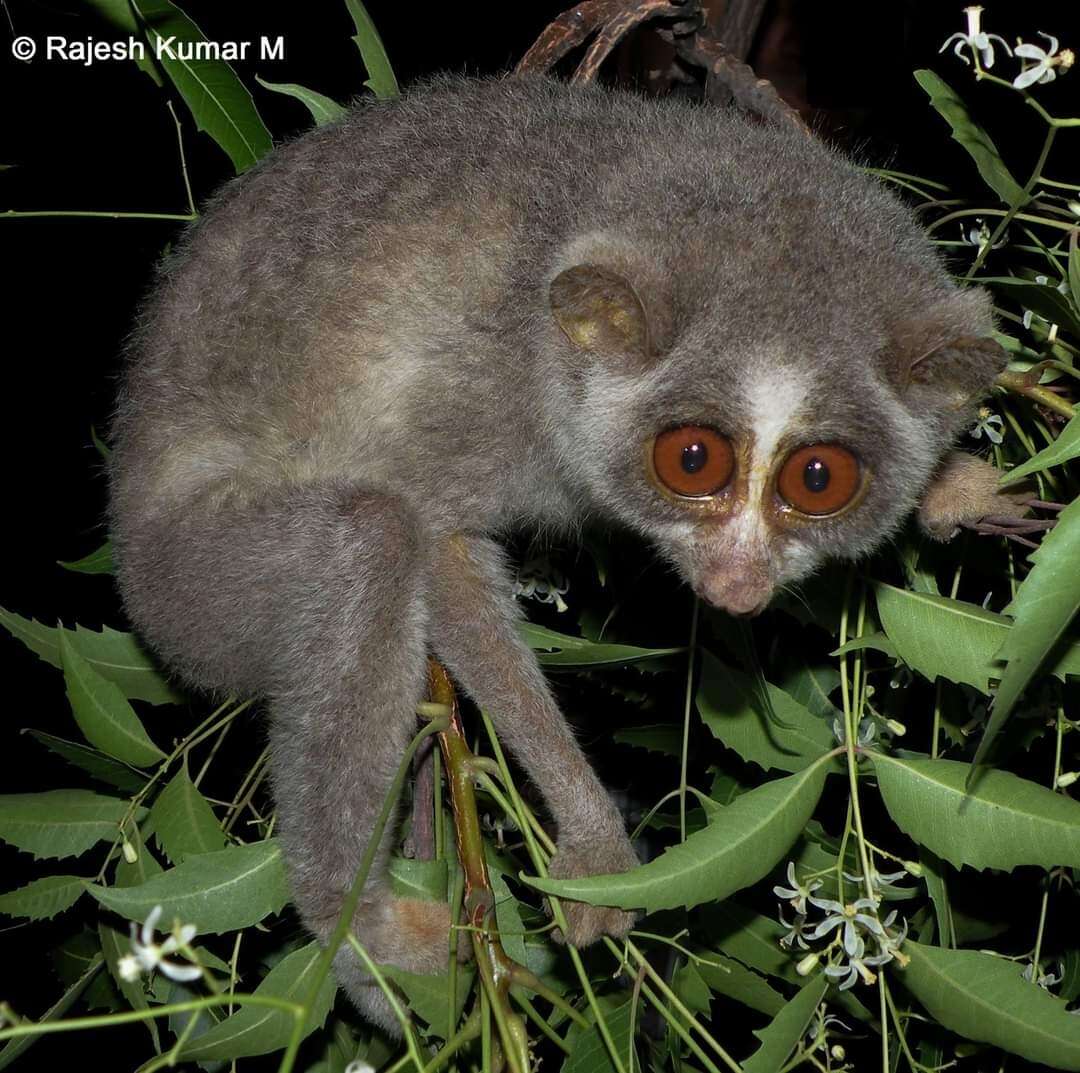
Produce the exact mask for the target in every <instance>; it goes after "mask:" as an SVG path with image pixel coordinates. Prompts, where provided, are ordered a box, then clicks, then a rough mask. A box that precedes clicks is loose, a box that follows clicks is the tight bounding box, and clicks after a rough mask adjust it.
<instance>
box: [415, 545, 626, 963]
mask: <svg viewBox="0 0 1080 1073" xmlns="http://www.w3.org/2000/svg"><path fill="white" fill-rule="evenodd" d="M432 592H433V595H434V599H433V601H432V604H431V608H432V611H431V623H430V631H431V637H432V641H433V644H434V647H435V651H436V655H437V656H438V658H439V659H440V660H442V661H443V663H444V664H445V665H446V667H447V668H448V669H449V670H450V672H451V673H452V674H453V675H454V677H455V678H456V679H457V680H458V682H460V683H461V685H462V686H464V688H465V690H466V691H467V692H468V693H469V695H470V696H471V697H472V699H473V700H474V701H475V702H476V703H477V704H478V705H479V706H480V707H481V708H483V709H484V710H485V711H486V712H487V713H488V714H489V715H490V716H491V718H492V719H493V720H494V721H495V725H496V728H497V729H498V732H499V737H500V739H501V740H502V741H504V742H505V744H506V745H508V746H509V747H510V749H511V751H512V752H513V753H514V755H515V756H516V757H517V759H518V760H519V761H520V762H521V763H522V764H523V765H524V767H525V770H526V771H527V772H528V774H529V776H530V778H531V779H532V780H533V782H534V783H535V784H536V785H537V787H538V788H539V789H540V792H541V793H542V794H543V796H544V800H545V802H546V803H547V806H548V808H549V810H550V811H551V814H552V816H553V818H554V819H555V822H556V823H557V824H558V828H559V833H558V850H557V853H556V855H555V858H554V860H553V861H552V864H551V874H552V875H554V876H556V877H568V876H582V875H597V874H603V873H609V872H625V871H627V870H629V869H630V868H633V867H634V866H635V865H636V864H637V863H638V860H637V856H636V854H635V853H634V849H633V847H632V846H631V845H630V840H629V839H628V838H627V836H626V830H625V827H624V825H623V821H622V817H621V816H620V815H619V813H618V811H617V809H616V808H615V805H614V803H613V802H612V800H611V798H610V797H609V796H608V794H607V792H606V791H605V790H604V788H603V786H602V785H601V784H600V780H599V779H598V778H597V777H596V774H595V773H594V772H593V769H592V767H591V766H590V765H589V762H588V760H586V758H585V756H584V754H583V753H582V751H581V749H580V747H579V746H578V743H577V742H576V741H575V740H574V736H573V734H572V733H571V731H570V728H569V727H568V726H567V724H566V720H565V719H564V718H563V716H562V713H561V712H560V711H559V709H558V706H557V705H556V703H555V701H554V699H553V698H552V696H551V692H550V690H549V689H548V686H547V683H546V681H545V680H544V675H543V672H542V671H541V669H540V667H539V665H538V664H537V662H536V657H535V656H534V655H533V654H532V652H531V651H530V650H529V648H528V646H527V645H526V644H525V643H524V641H522V640H521V638H520V636H519V635H518V630H517V624H518V613H517V606H516V604H515V601H514V597H513V591H512V587H511V583H510V578H509V576H508V574H507V571H506V568H505V566H504V564H503V557H502V553H501V551H500V549H499V548H498V546H497V545H496V544H494V543H493V542H492V541H489V540H486V539H484V538H481V537H475V536H466V535H464V534H456V535H454V536H453V537H451V538H450V539H449V541H448V542H447V543H446V544H445V545H444V546H443V547H441V548H440V553H439V555H438V557H437V558H436V559H435V561H434V562H433V564H432ZM563 908H564V911H565V912H566V917H567V925H568V931H569V934H568V935H567V938H568V939H569V940H570V941H571V942H572V943H574V944H575V945H582V944H585V943H589V942H592V941H593V940H595V939H597V938H599V936H600V935H601V934H605V933H606V934H608V935H614V936H622V935H625V934H626V933H627V931H629V930H630V927H631V925H632V923H633V919H634V918H633V916H632V915H631V914H629V913H625V912H622V911H621V910H618V909H611V908H604V907H593V906H588V905H584V904H582V903H579V902H565V903H564V905H563Z"/></svg>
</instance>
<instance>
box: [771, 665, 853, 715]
mask: <svg viewBox="0 0 1080 1073" xmlns="http://www.w3.org/2000/svg"><path fill="white" fill-rule="evenodd" d="M797 658H799V660H800V665H799V666H797V667H796V668H794V669H793V670H791V671H790V672H788V673H787V674H786V675H784V677H783V678H781V680H780V681H779V682H778V683H777V685H779V686H780V688H781V689H783V690H784V692H785V693H787V694H788V695H789V696H790V697H791V699H792V700H794V701H796V702H797V703H799V704H801V705H802V706H803V707H804V708H806V709H808V710H809V711H810V712H811V713H812V714H813V715H816V716H818V717H819V718H821V719H825V720H826V721H827V722H826V725H830V724H831V723H832V720H833V718H834V717H835V716H836V713H837V708H836V705H835V704H833V702H832V700H830V694H831V693H832V692H833V691H834V690H835V689H836V688H837V687H838V686H839V685H840V672H839V671H838V670H837V669H836V667H834V666H833V665H832V664H824V665H822V666H817V667H811V666H810V665H809V664H808V663H806V662H805V659H803V658H802V657H797Z"/></svg>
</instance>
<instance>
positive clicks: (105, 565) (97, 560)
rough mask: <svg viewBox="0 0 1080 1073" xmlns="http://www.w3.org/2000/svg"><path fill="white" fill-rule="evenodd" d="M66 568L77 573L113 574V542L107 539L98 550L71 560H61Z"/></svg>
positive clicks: (61, 563)
mask: <svg viewBox="0 0 1080 1073" xmlns="http://www.w3.org/2000/svg"><path fill="white" fill-rule="evenodd" d="M59 563H60V565H61V566H62V567H63V568H64V569H65V570H72V571H74V572H75V573H76V574H111V573H112V572H113V557H112V544H111V543H110V542H109V541H108V540H106V541H105V543H104V544H102V545H101V547H100V548H98V549H97V550H96V551H92V552H90V554H89V555H84V556H83V557H82V558H81V559H75V560H73V561H70V562H65V561H64V560H63V559H61V560H59Z"/></svg>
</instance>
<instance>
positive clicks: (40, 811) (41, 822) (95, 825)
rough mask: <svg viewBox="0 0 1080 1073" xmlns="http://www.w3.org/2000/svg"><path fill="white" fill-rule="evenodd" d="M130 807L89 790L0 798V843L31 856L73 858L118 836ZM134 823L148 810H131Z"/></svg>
mask: <svg viewBox="0 0 1080 1073" xmlns="http://www.w3.org/2000/svg"><path fill="white" fill-rule="evenodd" d="M127 811H128V803H127V802H126V801H121V800H119V799H118V798H115V797H105V796H104V795H102V794H95V793H94V792H93V791H91V790H47V791H46V792H45V793H40V794H3V795H0V839H3V840H4V841H5V842H10V843H11V844H12V845H13V846H17V847H18V848H19V849H21V850H25V851H26V852H27V853H32V854H33V855H34V856H35V857H39V858H41V857H75V856H77V855H78V854H80V853H85V852H86V851H87V850H88V849H90V848H91V847H92V846H96V845H97V844H98V842H101V841H102V840H104V839H110V840H111V839H114V838H116V837H117V835H118V834H119V824H120V821H121V820H122V819H123V818H124V816H125V815H127ZM133 815H134V818H135V821H136V822H138V821H139V820H140V819H141V818H142V817H143V816H145V815H146V809H144V808H138V809H135V810H134V813H133Z"/></svg>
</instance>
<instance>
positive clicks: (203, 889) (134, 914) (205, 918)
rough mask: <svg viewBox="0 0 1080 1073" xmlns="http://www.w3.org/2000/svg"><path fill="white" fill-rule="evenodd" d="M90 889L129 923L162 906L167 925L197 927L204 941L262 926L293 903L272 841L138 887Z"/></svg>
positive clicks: (195, 861)
mask: <svg viewBox="0 0 1080 1073" xmlns="http://www.w3.org/2000/svg"><path fill="white" fill-rule="evenodd" d="M87 889H88V890H89V891H90V893H91V894H92V895H93V896H94V897H95V898H97V900H98V901H99V902H101V904H102V905H104V906H106V907H108V908H109V909H112V910H113V911H114V912H116V913H119V914H120V915H121V916H123V917H127V918H128V920H139V921H141V920H145V919H146V917H147V916H148V915H149V913H150V910H151V909H153V908H154V906H155V905H160V906H162V907H163V909H164V915H163V919H164V920H172V919H173V918H174V917H175V918H178V919H179V920H181V921H182V922H183V923H185V924H194V925H195V927H196V928H197V929H198V934H200V935H207V934H212V933H216V932H224V931H236V930H237V929H239V928H246V927H248V926H249V925H251V924H258V922H259V921H260V920H262V919H263V918H264V917H268V916H270V914H271V913H276V912H278V911H279V910H280V909H281V908H282V907H283V906H284V905H285V903H286V902H287V901H288V900H289V895H288V892H287V889H286V886H285V866H284V864H283V863H282V860H281V848H280V847H279V846H278V844H277V843H276V842H275V841H274V840H273V839H266V840H265V841H263V842H253V843H252V844H251V845H249V846H230V847H229V848H228V849H223V850H218V851H217V852H216V853H200V854H197V855H195V856H193V857H188V858H187V859H186V860H185V861H184V863H183V864H178V865H177V866H176V867H175V868H171V869H169V871H167V872H162V873H161V874H160V875H156V876H153V877H152V878H150V879H148V880H147V881H146V882H145V883H142V884H140V885H139V886H137V887H99V886H96V885H93V884H90V885H89V886H88V887H87Z"/></svg>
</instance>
